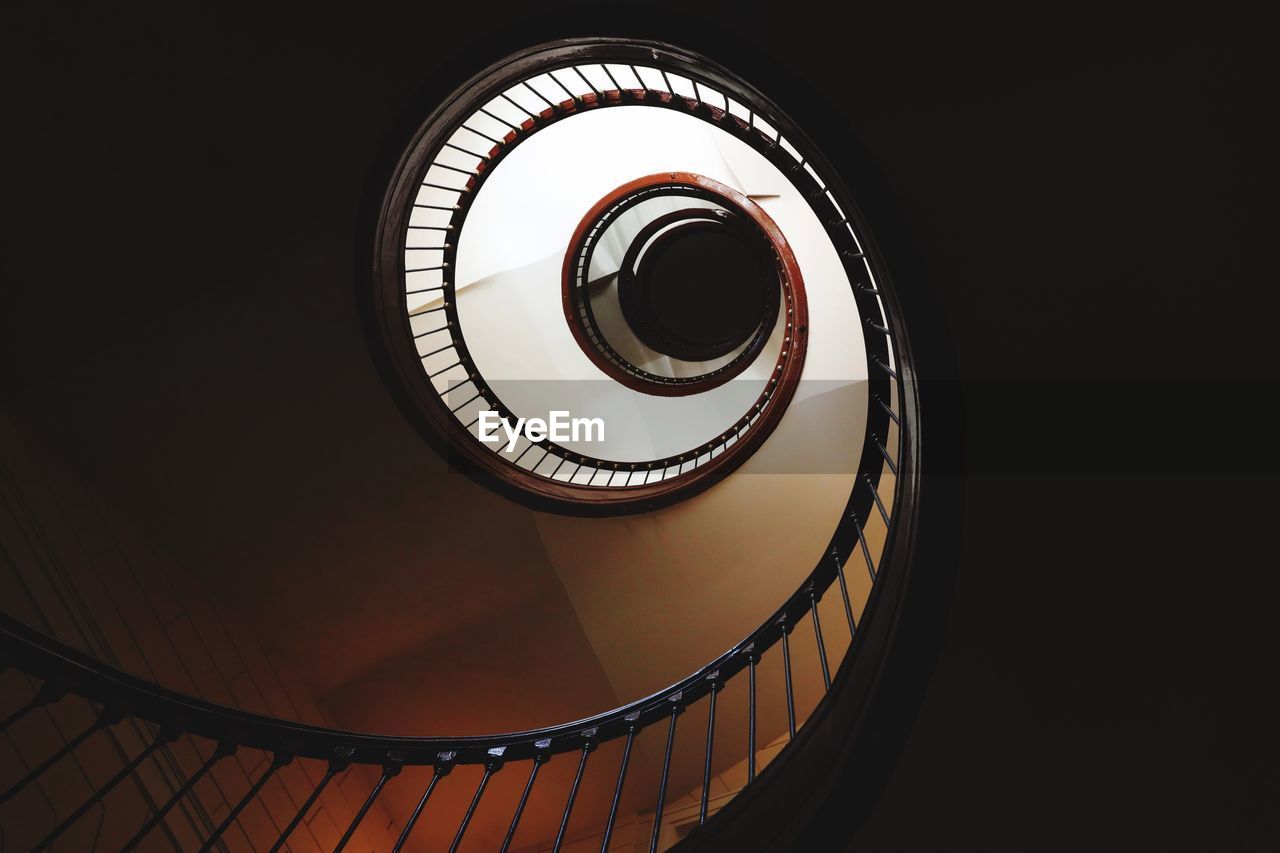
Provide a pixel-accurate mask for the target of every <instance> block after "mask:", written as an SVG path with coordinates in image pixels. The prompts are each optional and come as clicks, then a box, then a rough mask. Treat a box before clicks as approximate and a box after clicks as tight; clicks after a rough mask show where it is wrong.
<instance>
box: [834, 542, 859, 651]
mask: <svg viewBox="0 0 1280 853" xmlns="http://www.w3.org/2000/svg"><path fill="white" fill-rule="evenodd" d="M854 523H855V524H856V523H857V520H856V519H855V520H854ZM831 559H832V561H833V562H835V564H836V578H837V579H838V580H839V581H840V598H841V600H843V601H844V617H845V619H847V620H849V642H851V643H852V642H853V637H854V636H855V635H856V634H857V633H858V625H857V623H855V622H854V621H853V607H852V606H850V604H849V586H848V584H846V583H845V580H844V565H843V564H842V563H841V562H840V552H839V550H838V549H837V548H836V546H835V545H832V546H831Z"/></svg>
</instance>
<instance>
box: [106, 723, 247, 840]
mask: <svg viewBox="0 0 1280 853" xmlns="http://www.w3.org/2000/svg"><path fill="white" fill-rule="evenodd" d="M235 751H236V744H235V742H233V741H229V740H220V741H218V745H217V747H216V748H215V749H214V750H213V755H211V756H209V760H208V761H206V762H205V763H204V764H202V765H200V769H199V770H197V771H196V772H195V773H193V774H191V776H190V778H188V779H187V781H186V782H184V783H182V786H181V787H180V788H178V790H176V791H174V792H173V796H172V797H170V798H169V799H168V801H167V802H165V804H164V805H163V806H161V807H160V808H158V809H156V813H155V814H153V815H152V816H151V819H150V820H148V821H147V822H146V823H144V824H143V825H142V828H141V829H139V830H138V831H137V832H135V833H134V834H133V837H132V838H130V839H129V840H128V841H126V842H125V845H124V846H123V847H121V848H120V853H129V851H131V850H136V849H137V847H138V845H139V844H141V843H142V841H143V839H144V838H146V837H147V836H148V835H149V834H150V833H151V830H153V829H155V828H156V827H157V826H159V825H160V823H161V822H162V821H163V820H164V818H165V815H167V814H168V813H169V811H170V810H171V809H172V808H173V807H174V806H176V805H177V804H178V803H180V802H181V801H182V799H183V798H184V797H186V795H187V794H188V793H190V792H191V789H192V788H194V787H195V786H196V783H197V782H199V781H200V780H201V779H203V778H204V777H205V774H207V773H208V772H209V771H210V770H212V769H213V765H215V764H217V763H218V762H219V761H221V760H222V759H224V758H226V757H227V756H228V755H232V754H234V753H235Z"/></svg>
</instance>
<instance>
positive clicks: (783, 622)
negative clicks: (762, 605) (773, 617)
mask: <svg viewBox="0 0 1280 853" xmlns="http://www.w3.org/2000/svg"><path fill="white" fill-rule="evenodd" d="M778 625H779V626H780V627H781V628H782V669H783V673H784V675H785V677H786V683H787V736H788V738H789V739H792V740H794V739H795V736H796V697H795V691H794V690H793V689H792V687H791V643H790V636H791V623H790V622H788V621H787V617H786V616H783V617H782V618H781V619H779V620H778Z"/></svg>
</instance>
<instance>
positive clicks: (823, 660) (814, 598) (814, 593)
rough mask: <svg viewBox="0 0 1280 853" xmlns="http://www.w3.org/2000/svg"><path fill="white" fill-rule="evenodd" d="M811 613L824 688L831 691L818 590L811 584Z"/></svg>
mask: <svg viewBox="0 0 1280 853" xmlns="http://www.w3.org/2000/svg"><path fill="white" fill-rule="evenodd" d="M809 613H810V614H811V615H812V616H813V636H814V637H815V638H816V639H817V641H818V663H820V664H822V686H823V687H824V688H826V689H827V690H830V689H831V670H830V669H829V668H828V665H827V646H826V644H825V643H823V642H822V622H821V621H820V620H819V618H818V590H817V589H816V588H815V587H814V585H813V584H809Z"/></svg>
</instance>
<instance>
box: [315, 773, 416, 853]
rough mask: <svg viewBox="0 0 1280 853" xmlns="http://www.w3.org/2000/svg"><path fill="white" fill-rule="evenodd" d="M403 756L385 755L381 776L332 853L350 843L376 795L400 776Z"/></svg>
mask: <svg viewBox="0 0 1280 853" xmlns="http://www.w3.org/2000/svg"><path fill="white" fill-rule="evenodd" d="M405 757H406V756H405V754H404V753H403V752H393V753H390V754H388V755H387V763H386V764H384V765H382V775H381V776H380V777H379V778H378V781H377V783H375V784H374V786H373V790H372V791H370V792H369V796H367V797H365V800H364V805H362V806H360V811H358V812H356V816H355V817H353V818H352V819H351V825H350V826H348V827H347V831H346V832H344V833H342V838H341V839H340V840H339V841H338V846H337V847H335V848H333V853H342V851H343V850H344V849H345V848H346V846H347V844H348V843H350V841H351V837H352V836H353V835H355V834H356V829H357V827H359V826H360V823H361V821H363V820H364V816H365V815H366V814H368V813H369V809H370V808H372V807H373V801H374V800H376V799H378V795H379V794H381V793H382V788H383V786H385V785H386V784H387V782H389V781H391V780H392V779H394V778H395V777H397V776H399V775H400V771H401V770H402V769H404V760H405Z"/></svg>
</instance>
